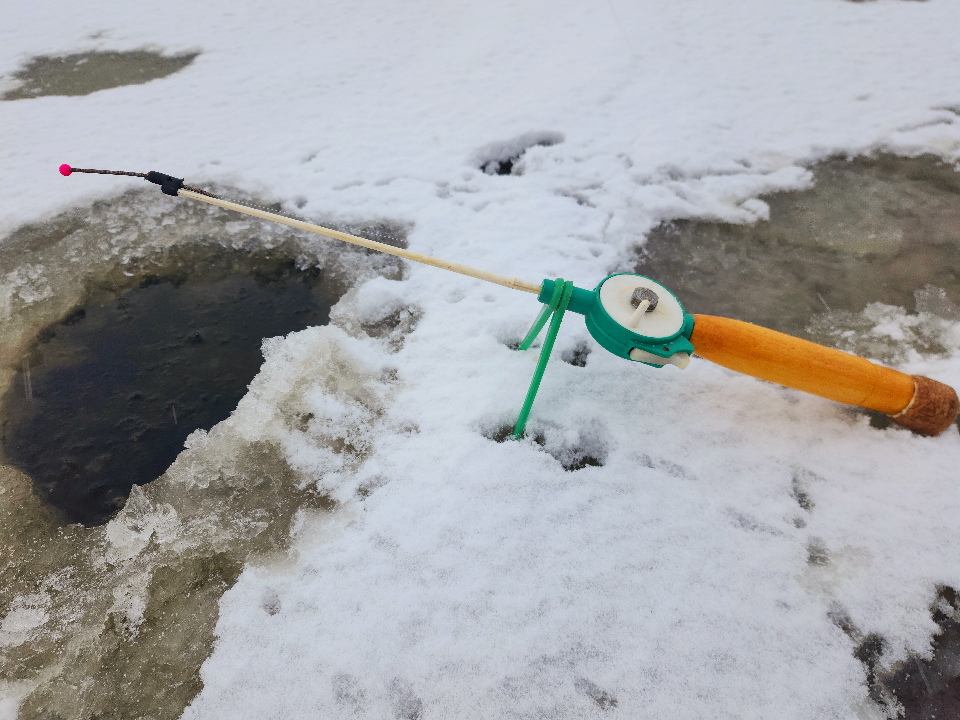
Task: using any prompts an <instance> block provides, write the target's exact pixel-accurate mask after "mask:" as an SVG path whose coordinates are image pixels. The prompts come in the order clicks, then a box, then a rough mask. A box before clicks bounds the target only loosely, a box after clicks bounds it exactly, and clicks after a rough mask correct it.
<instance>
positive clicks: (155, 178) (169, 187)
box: [147, 170, 183, 196]
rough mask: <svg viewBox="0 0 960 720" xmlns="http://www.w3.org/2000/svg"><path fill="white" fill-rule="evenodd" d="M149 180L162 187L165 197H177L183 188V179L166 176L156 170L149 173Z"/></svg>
mask: <svg viewBox="0 0 960 720" xmlns="http://www.w3.org/2000/svg"><path fill="white" fill-rule="evenodd" d="M147 180H149V181H150V182H152V183H155V184H157V185H159V186H160V191H161V192H163V193H164V194H165V195H173V196H176V194H177V191H178V190H180V188H182V187H183V178H175V177H173V176H172V175H164V174H163V173H161V172H157V171H156V170H151V171H150V172H148V173H147Z"/></svg>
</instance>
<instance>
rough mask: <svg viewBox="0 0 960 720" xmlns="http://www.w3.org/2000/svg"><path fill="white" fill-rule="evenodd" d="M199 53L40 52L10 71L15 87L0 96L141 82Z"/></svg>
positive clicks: (9, 97) (81, 90) (168, 72)
mask: <svg viewBox="0 0 960 720" xmlns="http://www.w3.org/2000/svg"><path fill="white" fill-rule="evenodd" d="M199 54H200V53H187V54H182V55H172V56H169V57H168V56H164V55H161V54H160V53H156V52H150V51H148V50H132V51H128V52H99V51H95V52H85V53H76V54H73V55H63V56H60V57H48V56H45V55H42V56H40V57H35V58H33V59H32V60H30V62H28V63H27V65H26V66H25V67H23V68H21V69H20V70H18V71H17V72H15V73H14V74H13V78H12V79H13V80H14V81H15V82H17V83H18V84H17V87H15V88H13V89H12V90H8V91H7V92H5V93H4V94H3V96H2V97H0V100H25V99H27V98H35V97H43V96H45V95H89V94H90V93H94V92H97V91H98V90H108V89H110V88H115V87H121V86H123V85H142V84H143V83H146V82H150V81H151V80H156V79H158V78H162V77H166V76H167V75H172V74H173V73H175V72H177V71H179V70H182V69H183V68H185V67H187V66H188V65H189V64H190V63H192V62H193V61H194V60H196V58H197V56H198V55H199Z"/></svg>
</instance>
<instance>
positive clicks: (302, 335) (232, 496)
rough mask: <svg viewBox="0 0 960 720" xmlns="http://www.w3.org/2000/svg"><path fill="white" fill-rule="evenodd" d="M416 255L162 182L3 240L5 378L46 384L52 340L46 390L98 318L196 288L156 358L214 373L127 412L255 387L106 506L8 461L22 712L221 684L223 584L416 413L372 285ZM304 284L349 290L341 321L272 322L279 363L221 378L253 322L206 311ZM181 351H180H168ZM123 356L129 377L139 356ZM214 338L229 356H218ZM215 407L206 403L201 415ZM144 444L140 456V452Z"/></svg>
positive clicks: (5, 534) (292, 298)
mask: <svg viewBox="0 0 960 720" xmlns="http://www.w3.org/2000/svg"><path fill="white" fill-rule="evenodd" d="M221 192H223V193H224V194H229V195H230V196H231V197H238V196H239V197H242V194H241V193H238V192H236V191H234V190H229V189H227V190H221ZM245 199H248V200H252V199H250V198H245ZM260 204H263V203H262V202H261V203H260ZM323 220H324V221H325V222H326V223H328V224H329V222H330V221H329V219H328V218H324V219H323ZM335 224H338V225H339V226H340V227H342V228H344V229H349V231H352V232H355V233H357V234H361V235H367V236H370V237H374V238H375V239H379V240H387V241H390V242H394V243H397V244H402V243H403V234H404V229H403V228H402V227H400V226H396V225H392V224H390V223H382V222H376V223H369V224H363V223H355V224H349V223H335ZM402 272H403V267H402V265H401V263H399V262H398V261H397V260H396V259H394V258H390V257H387V256H384V255H382V254H374V253H370V252H367V251H365V250H362V249H355V248H354V247H352V246H345V245H343V244H342V243H337V242H335V241H326V240H324V239H322V238H317V237H316V236H312V235H307V234H303V233H298V232H293V231H290V230H287V229H285V228H279V227H276V226H271V225H268V224H263V225H261V224H259V223H247V222H242V221H238V218H237V217H236V215H234V214H231V213H228V212H225V211H221V210H219V209H211V208H207V207H206V206H199V205H193V204H188V203H183V202H178V201H176V200H173V199H170V198H166V197H164V196H162V195H159V194H153V193H140V192H134V193H127V194H125V195H122V196H120V197H118V198H113V199H110V200H105V201H103V202H99V203H96V204H94V205H93V206H91V207H88V208H82V209H77V210H74V211H70V212H68V213H65V214H63V215H60V216H58V217H55V218H53V219H51V220H50V221H48V222H44V223H41V224H38V225H34V226H30V227H25V228H21V229H19V230H17V231H15V232H14V233H12V234H11V235H9V236H8V237H6V238H4V239H3V242H0V393H4V394H7V393H12V394H18V393H19V394H22V398H21V400H22V401H23V402H25V401H26V397H27V391H26V389H25V388H26V386H25V385H24V380H25V379H26V373H25V370H24V367H23V363H22V360H23V358H24V357H27V358H32V361H31V362H32V367H31V374H30V387H31V388H32V394H33V397H34V400H35V401H39V396H40V395H41V394H42V393H44V392H46V390H45V389H44V388H45V387H47V386H46V384H45V383H46V382H47V380H46V379H44V378H43V377H42V376H43V375H44V374H45V373H47V372H49V373H50V377H51V378H54V379H58V382H59V378H61V377H63V376H62V375H58V373H66V370H65V368H66V367H67V365H68V363H69V362H73V361H75V360H80V361H82V362H93V359H95V358H96V357H97V354H98V353H100V352H101V349H100V348H97V347H96V346H95V345H94V346H93V347H91V348H89V349H88V350H81V348H82V347H83V344H82V343H81V342H80V338H81V336H82V335H84V334H85V333H86V334H87V335H86V337H95V336H97V335H98V333H104V332H106V333H108V334H109V333H110V332H120V328H119V326H120V325H123V324H124V323H126V324H127V325H130V326H136V328H137V329H139V330H147V329H148V328H147V326H150V325H152V326H154V328H162V327H164V324H165V323H167V324H168V325H176V324H177V323H174V322H173V321H172V320H171V318H172V317H173V315H175V314H176V313H178V312H180V311H181V310H182V309H188V310H190V315H189V316H190V317H191V318H201V322H199V323H198V324H197V326H196V327H195V328H194V327H191V328H186V327H179V325H178V327H177V330H176V332H175V333H174V335H173V336H172V338H171V339H169V340H167V341H160V340H155V341H153V342H154V345H153V346H150V347H153V348H155V349H156V351H157V352H156V354H155V357H150V358H148V359H149V360H150V361H152V362H153V363H154V365H155V367H156V369H155V370H154V372H155V373H157V374H159V375H164V374H166V375H167V376H168V377H169V378H172V377H174V376H175V375H176V374H177V373H179V374H180V375H184V376H189V375H190V373H196V375H195V377H193V378H191V377H183V378H182V382H184V383H187V384H188V385H189V389H188V390H185V391H184V393H183V395H181V396H179V397H177V399H176V403H178V404H177V405H176V410H177V413H178V415H177V420H176V423H177V424H175V425H174V424H173V423H174V418H173V409H174V405H170V404H168V403H169V401H170V399H171V397H169V396H166V393H167V392H168V391H167V390H164V391H159V390H152V389H139V390H136V391H134V392H132V393H130V394H129V395H127V394H124V392H117V393H116V398H115V400H112V401H111V402H115V403H116V404H115V407H116V408H118V409H122V410H123V412H122V413H121V414H120V415H119V416H118V417H117V419H116V420H115V421H114V425H116V426H118V428H119V431H120V433H121V435H126V436H127V438H128V439H129V436H130V435H136V434H137V433H140V432H142V433H143V434H144V436H145V437H146V436H148V435H149V433H150V432H152V430H151V428H152V427H153V425H151V424H150V422H153V421H150V422H147V421H145V420H143V419H142V417H141V416H142V415H143V413H144V412H145V409H147V408H149V409H151V410H152V411H155V412H156V413H157V415H156V418H157V419H156V421H155V423H154V425H159V424H160V423H162V422H167V423H169V424H170V426H172V427H173V428H174V429H175V431H176V432H181V433H182V432H183V430H182V429H181V430H177V428H180V423H183V422H185V421H186V418H190V417H191V415H192V414H193V413H199V412H201V410H200V407H201V405H202V403H201V401H200V399H199V397H197V398H193V397H191V393H194V394H196V395H197V396H199V395H202V394H203V393H207V395H208V397H207V401H210V400H212V399H214V398H215V396H216V395H217V394H220V395H221V396H222V397H221V398H220V400H219V401H217V403H215V406H216V407H218V408H220V410H219V411H220V412H227V413H229V411H230V409H232V408H230V407H228V406H229V405H230V404H231V403H234V404H235V409H234V410H233V412H232V414H230V416H229V417H227V418H226V419H225V420H223V421H222V422H219V423H218V424H216V425H214V426H213V427H212V428H211V429H209V430H204V429H202V428H201V429H197V430H195V431H194V432H193V433H191V434H190V435H189V436H187V439H186V441H185V443H184V445H185V447H184V449H183V450H182V451H181V452H180V454H179V455H178V456H176V459H175V460H174V461H173V463H172V465H170V466H169V467H168V468H166V471H163V469H161V471H160V472H161V473H162V474H161V475H160V477H159V478H157V479H154V480H153V481H152V482H148V483H147V484H145V485H138V486H135V487H133V488H132V490H131V492H130V495H129V497H128V499H127V501H126V503H125V505H124V506H123V507H122V508H121V509H120V510H119V511H117V513H116V515H115V516H114V517H113V518H112V519H110V520H109V522H107V523H105V524H102V525H97V526H94V527H84V526H82V525H79V524H70V525H64V524H63V522H62V516H61V514H60V513H59V512H58V511H56V510H54V509H52V508H51V507H50V506H49V505H48V504H47V503H45V502H44V501H43V500H42V498H41V497H39V496H38V495H37V494H36V493H35V492H34V483H33V482H32V480H31V478H30V477H29V476H28V475H27V474H25V473H24V472H22V471H21V470H19V469H18V468H16V467H14V466H13V465H11V464H2V465H0V697H4V698H13V699H14V700H15V701H16V702H17V703H19V715H18V717H19V718H20V719H21V720H26V719H32V718H51V717H58V718H64V719H73V718H76V719H78V720H79V719H81V718H82V719H84V720H86V719H87V718H90V717H99V718H130V717H151V718H155V719H156V720H161V719H167V718H170V719H172V718H176V717H179V716H180V715H181V714H182V712H183V709H184V707H185V706H186V705H187V704H188V703H189V702H190V701H191V699H192V698H193V697H195V696H196V694H197V692H199V690H200V689H201V687H202V680H201V676H200V672H199V671H200V666H201V664H202V663H203V661H204V660H205V659H206V658H207V657H208V656H209V654H210V652H211V650H212V647H213V643H214V628H215V627H216V623H217V618H218V613H219V605H218V603H219V599H220V597H221V596H222V594H223V592H224V591H225V590H226V589H227V588H228V587H230V586H231V585H232V584H233V583H234V582H235V580H236V579H237V577H238V576H239V574H240V572H241V571H242V569H243V567H244V566H245V565H246V564H248V563H257V562H260V561H261V559H263V558H272V557H274V556H275V555H276V554H277V553H283V552H284V551H285V548H287V546H288V544H289V542H290V538H291V535H292V534H295V533H296V528H297V527H299V518H302V517H304V516H305V515H310V514H316V513H326V512H329V511H330V510H331V509H332V508H333V507H334V506H335V504H336V502H337V500H346V499H348V498H350V497H356V494H357V490H358V486H359V485H360V484H361V481H360V480H356V481H353V480H352V478H356V477H357V476H358V472H359V470H360V468H361V466H362V465H363V463H364V462H365V460H366V458H367V456H368V455H369V453H370V451H371V448H372V447H373V444H374V442H375V440H376V439H377V438H378V437H379V436H380V435H382V434H384V433H390V432H393V431H394V430H395V429H393V425H392V423H391V421H389V420H387V419H386V417H385V408H386V407H387V404H388V400H389V395H390V393H391V392H392V386H393V384H394V383H395V382H396V377H395V375H394V374H391V373H390V372H388V371H386V370H387V366H385V365H383V363H386V362H387V359H388V358H390V357H391V356H390V355H389V353H388V352H387V349H386V348H385V347H384V345H383V344H382V343H380V342H370V340H369V338H367V336H365V335H364V334H363V331H362V328H360V325H361V322H360V320H359V319H358V318H357V317H356V313H354V312H353V310H352V309H351V308H352V307H353V306H352V305H351V302H353V301H351V300H350V298H351V297H352V296H355V293H354V291H353V290H351V288H352V287H353V286H356V285H357V284H358V283H360V282H362V281H365V280H367V279H372V278H375V277H377V276H380V277H384V278H388V279H392V280H397V279H400V277H401V276H402ZM258 273H259V275H258ZM159 278H166V279H165V280H162V281H161V282H157V281H156V280H157V279H159ZM171 278H172V279H171ZM281 290H283V293H286V295H285V298H286V299H282V300H280V301H279V302H280V305H274V304H273V303H274V302H275V299H272V298H271V294H272V293H280V291H281ZM348 291H350V292H348ZM283 293H281V294H283ZM344 293H346V295H344ZM341 296H342V297H341ZM337 298H340V300H339V301H337ZM301 300H303V301H308V302H307V306H309V307H311V308H313V309H312V310H310V311H309V312H307V313H304V314H303V315H301V316H300V317H298V318H297V319H296V322H297V323H300V324H301V325H312V324H313V323H314V322H315V321H319V320H322V319H323V317H324V314H325V313H326V309H325V308H326V307H327V306H329V304H330V303H332V302H334V301H337V305H336V306H335V307H334V308H332V309H331V311H330V317H331V323H330V324H328V325H321V326H315V325H314V326H311V327H307V329H305V330H301V331H300V332H293V333H291V334H289V335H287V336H286V337H285V338H282V337H273V338H271V339H268V340H266V341H265V342H264V343H263V345H262V363H263V364H262V366H260V370H259V373H257V374H256V377H254V378H253V380H252V382H250V385H249V389H247V390H246V392H245V394H243V397H242V398H241V399H240V400H239V403H236V401H235V400H233V401H231V400H229V399H228V397H227V393H226V391H223V390H214V389H213V388H212V387H203V383H204V382H205V381H206V379H207V378H212V376H213V375H214V374H217V373H219V372H225V373H226V372H229V373H233V374H236V375H238V374H239V373H240V372H241V370H240V369H238V368H236V367H234V366H233V365H231V363H234V362H236V361H235V360H234V359H233V358H225V357H224V355H223V354H221V350H222V349H224V348H228V349H232V348H234V346H235V345H236V344H237V341H236V340H235V339H234V338H235V335H234V334H232V332H233V331H232V330H230V328H229V327H228V326H229V325H230V323H225V322H222V321H221V322H219V323H218V322H213V320H212V316H211V315H209V314H208V315H207V317H206V319H203V316H204V313H211V312H214V311H213V310H212V308H214V307H215V306H218V305H219V306H222V307H221V310H222V311H223V312H224V313H226V314H227V315H230V314H231V313H234V312H236V313H239V314H244V313H246V312H247V311H246V310H244V309H243V308H246V307H247V305H245V304H244V303H249V302H251V301H252V302H253V304H254V306H256V307H258V308H259V307H260V306H261V305H266V306H267V307H268V308H272V309H270V310H269V311H268V312H267V313H266V314H267V316H269V315H270V314H271V313H272V314H274V315H276V314H283V315H285V314H286V311H285V310H283V308H284V307H286V308H288V309H294V310H295V309H296V308H298V307H303V306H302V304H301ZM191 304H192V305H193V307H189V306H190V305H191ZM138 305H143V306H144V307H147V306H155V308H156V309H162V310H163V312H162V313H161V315H162V316H160V317H156V318H155V319H153V320H150V321H149V322H144V321H142V320H140V321H138V320H137V319H136V318H137V317H138V316H137V315H136V314H135V313H139V312H140V310H139V309H137V307H136V306H138ZM78 308H82V309H83V310H84V312H83V313H82V314H81V313H80V312H77V309H78ZM217 312H220V311H217ZM167 315H170V316H171V317H167ZM124 318H128V319H126V320H124ZM64 320H66V321H67V322H66V324H63V323H62V321H64ZM246 321H247V322H249V323H250V324H251V325H252V324H253V323H254V322H260V321H254V320H253V319H251V318H247V319H246ZM184 322H187V321H186V320H185V321H184ZM190 322H192V320H191V321H190ZM231 322H233V321H231ZM351 323H352V324H351ZM344 326H347V327H348V329H347V330H344V329H343V327H344ZM45 328H52V329H53V334H52V335H51V333H49V332H46V333H45V332H44V329H45ZM244 332H245V333H248V334H249V335H251V336H253V335H257V334H258V333H259V332H262V330H258V329H256V328H254V327H248V328H244ZM273 332H274V331H271V332H270V333H267V334H273ZM104 337H107V335H104ZM111 338H112V339H111V342H116V340H115V339H113V336H111ZM44 340H45V342H44ZM224 340H227V341H228V342H227V343H226V344H223V342H222V341H224ZM106 345H107V349H108V350H109V348H110V343H107V344H106ZM256 345H258V346H259V339H258V340H257V341H256ZM208 349H209V351H208ZM161 352H164V353H172V354H171V355H167V356H166V357H167V358H171V357H172V358H177V359H178V360H176V362H173V361H171V364H170V365H166V364H165V361H164V360H163V359H161V355H160V353H161ZM207 352H209V353H210V354H203V353H207ZM251 352H252V351H251ZM195 353H201V354H200V355H196V354H195ZM260 353H261V350H260V349H259V348H258V349H257V351H256V355H258V356H259V355H260ZM142 354H143V355H144V356H150V355H151V353H150V352H147V351H146V350H144V351H143V353H142ZM251 356H252V355H251ZM115 357H116V358H117V362H116V363H115V365H116V371H117V372H116V374H117V375H118V377H119V375H120V374H122V373H120V372H119V371H121V370H123V368H124V367H126V366H125V365H124V363H125V362H127V361H128V360H130V358H129V357H127V358H124V357H123V355H122V354H121V353H115ZM188 358H189V362H188V363H187V364H186V365H185V366H184V367H188V366H192V365H194V364H195V363H196V362H197V361H198V359H199V361H200V362H199V364H200V365H201V366H203V365H204V363H206V364H207V365H208V367H200V368H192V369H191V368H190V367H188V369H187V370H186V371H184V372H180V370H179V369H178V367H179V366H178V365H177V364H176V363H177V362H180V360H184V362H186V359H188ZM213 360H219V363H220V364H219V365H218V366H216V367H212V361H213ZM121 361H122V362H121ZM260 361H261V360H260V357H257V358H256V359H255V363H256V364H257V365H259V363H260ZM28 365H29V363H28ZM83 367H84V368H86V370H87V372H93V370H91V368H92V367H93V366H91V365H84V366H83ZM254 370H255V368H254ZM110 371H111V372H114V371H113V369H111V370H110ZM244 372H246V371H244ZM66 374H67V375H68V374H69V373H66ZM81 374H82V373H81ZM238 376H239V375H238ZM211 381H212V380H211ZM246 382H247V381H244V384H245V383H246ZM164 383H166V381H164ZM163 386H164V387H166V385H165V384H164V385H163ZM91 392H93V391H92V390H91ZM171 392H172V391H171ZM137 393H139V394H140V395H141V397H134V395H136V394H137ZM104 394H106V393H104ZM154 396H155V397H154ZM179 403H183V405H182V407H181V406H180V405H179ZM192 403H196V404H192ZM22 404H23V403H22V402H21V405H22ZM24 407H25V406H24ZM135 410H136V411H137V413H139V414H137V413H135V412H134V411H135ZM65 412H66V411H65ZM75 412H80V411H79V410H76V411H75ZM167 413H169V414H167ZM128 418H133V419H132V420H127V419H128ZM92 420H93V421H95V422H99V420H98V418H96V417H93V418H92ZM213 420H214V416H213V415H212V414H209V415H207V416H206V419H203V420H198V419H197V416H196V415H194V416H193V422H194V423H195V424H197V425H201V426H205V425H207V424H208V423H210V422H212V421H213ZM138 423H140V424H139V425H138ZM103 424H104V425H109V423H107V422H105V423H103ZM110 431H111V432H113V428H112V427H111V428H110ZM131 431H132V432H131ZM396 432H400V430H396ZM177 442H180V440H179V438H177ZM78 444H82V443H81V442H80V441H78ZM118 447H119V446H118ZM109 450H110V451H111V452H117V453H119V454H123V451H121V450H119V449H116V448H110V449H109ZM101 452H102V451H101ZM125 459H126V460H127V462H128V464H129V465H131V466H132V465H133V464H134V458H133V454H132V453H126V455H125ZM351 482H353V486H351V485H350V483H351ZM109 496H110V495H109V493H107V494H106V495H104V497H109ZM264 616H265V617H268V615H267V614H266V613H265V615H264Z"/></svg>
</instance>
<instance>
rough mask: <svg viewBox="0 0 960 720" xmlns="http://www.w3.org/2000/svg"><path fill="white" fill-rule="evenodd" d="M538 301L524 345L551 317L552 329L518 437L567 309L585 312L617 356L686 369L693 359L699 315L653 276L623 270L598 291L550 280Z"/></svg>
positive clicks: (596, 333) (518, 426) (595, 334)
mask: <svg viewBox="0 0 960 720" xmlns="http://www.w3.org/2000/svg"><path fill="white" fill-rule="evenodd" d="M537 299H538V300H540V302H542V303H544V307H543V309H542V310H541V311H540V314H539V315H538V316H537V319H536V320H535V321H534V323H533V326H532V327H531V328H530V331H529V332H528V333H527V334H526V336H525V337H524V338H523V341H522V342H521V343H520V347H519V349H520V350H526V349H528V348H529V347H530V345H531V344H532V343H533V341H534V340H535V339H536V338H537V336H538V335H539V334H540V331H541V330H542V329H543V326H544V325H545V324H546V322H547V320H548V319H550V327H549V329H548V331H547V336H546V338H545V339H544V341H543V347H542V348H541V350H540V359H539V361H538V363H537V369H536V371H535V372H534V375H533V380H532V381H531V383H530V389H529V390H528V391H527V397H526V399H525V400H524V403H523V408H522V409H521V411H520V417H519V418H518V419H517V424H516V426H515V427H514V431H513V436H514V437H520V436H522V435H523V430H524V427H525V426H526V422H527V417H528V416H529V414H530V408H531V407H532V406H533V401H534V398H536V395H537V390H538V389H539V387H540V381H541V380H542V379H543V372H544V370H545V369H546V366H547V362H548V360H549V359H550V353H551V352H552V351H553V344H554V341H555V340H556V337H557V332H558V331H559V329H560V323H561V321H562V320H563V315H564V313H565V312H566V311H567V310H570V311H571V312H575V313H578V314H580V315H583V316H584V319H585V320H586V324H587V330H588V331H589V332H590V335H592V336H593V339H594V340H596V341H597V342H598V343H600V345H601V346H602V347H603V348H604V349H606V350H609V351H610V352H612V353H613V354H614V355H616V356H617V357H622V358H624V359H626V360H632V361H633V362H640V363H643V364H644V365H650V366H652V367H663V366H664V365H675V366H677V367H678V368H681V369H683V368H685V367H686V366H687V364H688V363H689V362H690V356H691V355H692V354H693V344H692V343H691V342H690V335H691V333H692V332H693V316H692V315H688V314H687V313H686V312H684V310H683V306H682V305H681V304H680V301H679V300H677V298H676V296H675V295H674V294H673V293H672V292H670V291H669V290H667V289H666V288H665V287H663V285H661V284H660V283H657V282H654V281H653V280H651V279H650V278H647V277H643V276H642V275H634V274H632V273H618V274H616V275H610V276H609V277H606V278H604V279H603V280H602V281H600V284H599V285H597V287H596V288H594V289H593V290H584V289H582V288H578V287H575V286H574V284H573V283H572V282H570V281H569V280H566V281H564V280H563V279H557V280H544V281H543V285H542V286H541V289H540V295H539V296H538V297H537Z"/></svg>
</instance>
